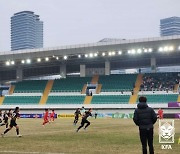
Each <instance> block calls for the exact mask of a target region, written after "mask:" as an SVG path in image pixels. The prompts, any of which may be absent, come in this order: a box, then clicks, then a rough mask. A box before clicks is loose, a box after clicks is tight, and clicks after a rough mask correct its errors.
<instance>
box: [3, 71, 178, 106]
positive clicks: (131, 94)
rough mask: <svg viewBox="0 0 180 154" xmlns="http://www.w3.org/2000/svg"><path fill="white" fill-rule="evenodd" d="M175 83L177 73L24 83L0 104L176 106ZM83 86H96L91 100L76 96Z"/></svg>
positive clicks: (12, 88) (176, 83) (84, 96)
mask: <svg viewBox="0 0 180 154" xmlns="http://www.w3.org/2000/svg"><path fill="white" fill-rule="evenodd" d="M179 79H180V78H179V74H178V73H149V74H144V75H143V74H120V75H110V76H97V75H96V76H94V77H92V78H91V77H83V78H81V77H67V78H66V79H58V80H49V81H47V80H29V81H28V80H26V81H22V82H18V83H15V84H13V85H12V86H11V88H10V90H9V91H11V95H6V96H5V97H1V99H0V104H4V105H6V104H8V105H9V104H40V105H45V104H135V103H137V102H138V97H139V96H141V95H143V96H146V97H147V99H148V102H149V103H153V104H157V103H168V102H176V101H178V100H180V96H179V95H178V93H177V91H176V92H174V91H173V89H174V87H175V85H176V87H177V88H178V87H179V86H178V84H179ZM87 83H94V84H97V88H96V93H95V94H94V95H93V96H86V95H85V93H84V94H81V93H80V92H81V91H85V89H86V87H87ZM167 89H168V92H167ZM13 91H14V93H13ZM97 91H98V92H97Z"/></svg>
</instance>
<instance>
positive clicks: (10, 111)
mask: <svg viewBox="0 0 180 154" xmlns="http://www.w3.org/2000/svg"><path fill="white" fill-rule="evenodd" d="M7 114H8V117H9V118H11V117H12V114H13V112H12V110H11V109H9V112H8V113H7Z"/></svg>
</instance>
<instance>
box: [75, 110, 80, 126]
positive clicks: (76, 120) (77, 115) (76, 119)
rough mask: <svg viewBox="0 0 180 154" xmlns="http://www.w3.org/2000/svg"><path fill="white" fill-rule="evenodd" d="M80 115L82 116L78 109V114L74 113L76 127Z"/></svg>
mask: <svg viewBox="0 0 180 154" xmlns="http://www.w3.org/2000/svg"><path fill="white" fill-rule="evenodd" d="M79 115H81V112H80V108H77V109H76V112H75V113H74V125H76V124H77V122H78V120H79Z"/></svg>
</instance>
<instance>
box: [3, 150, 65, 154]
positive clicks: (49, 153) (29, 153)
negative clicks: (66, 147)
mask: <svg viewBox="0 0 180 154" xmlns="http://www.w3.org/2000/svg"><path fill="white" fill-rule="evenodd" d="M0 153H14V154H18V153H19V154H21V153H22V154H64V153H51V152H23V151H0Z"/></svg>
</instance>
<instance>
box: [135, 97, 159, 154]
mask: <svg viewBox="0 0 180 154" xmlns="http://www.w3.org/2000/svg"><path fill="white" fill-rule="evenodd" d="M146 102H147V99H146V97H143V96H141V97H140V98H139V104H138V105H137V109H136V110H135V111H134V118H133V120H134V123H135V124H136V125H137V126H139V135H140V139H141V144H142V151H143V154H147V142H148V145H149V152H150V154H154V147H153V134H154V133H153V125H154V124H155V122H156V121H157V115H156V113H155V112H154V110H153V109H152V108H150V107H148V105H147V103H146Z"/></svg>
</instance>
